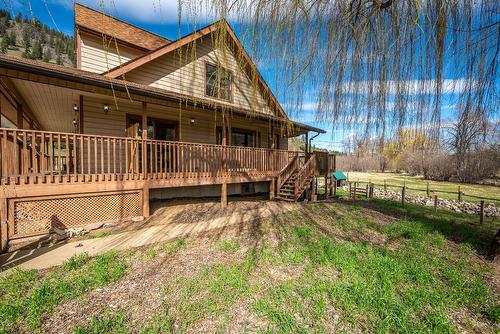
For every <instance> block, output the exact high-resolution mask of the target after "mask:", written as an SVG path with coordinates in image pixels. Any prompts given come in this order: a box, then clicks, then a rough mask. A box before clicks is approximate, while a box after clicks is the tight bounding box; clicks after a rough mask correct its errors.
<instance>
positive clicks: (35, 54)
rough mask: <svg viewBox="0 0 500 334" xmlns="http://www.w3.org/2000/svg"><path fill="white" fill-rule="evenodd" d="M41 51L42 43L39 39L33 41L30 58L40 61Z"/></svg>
mask: <svg viewBox="0 0 500 334" xmlns="http://www.w3.org/2000/svg"><path fill="white" fill-rule="evenodd" d="M42 56H43V49H42V43H41V41H40V39H39V38H37V39H36V40H35V44H33V51H32V52H31V57H32V58H33V59H42Z"/></svg>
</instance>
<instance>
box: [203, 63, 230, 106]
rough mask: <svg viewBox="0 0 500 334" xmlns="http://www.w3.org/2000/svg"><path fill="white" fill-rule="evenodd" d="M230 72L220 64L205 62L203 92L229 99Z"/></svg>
mask: <svg viewBox="0 0 500 334" xmlns="http://www.w3.org/2000/svg"><path fill="white" fill-rule="evenodd" d="M231 80H232V78H231V73H230V72H229V71H227V70H225V69H223V68H222V67H220V66H214V65H212V64H208V63H206V64H205V85H206V87H205V94H206V95H207V96H211V97H216V98H219V99H224V100H228V101H230V100H231Z"/></svg>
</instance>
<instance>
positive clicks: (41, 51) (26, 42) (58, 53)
mask: <svg viewBox="0 0 500 334" xmlns="http://www.w3.org/2000/svg"><path fill="white" fill-rule="evenodd" d="M0 38H1V41H0V52H1V53H3V54H9V55H16V56H21V57H24V58H29V59H35V60H43V61H45V62H50V63H56V64H60V65H64V66H70V67H74V66H75V49H74V43H73V37H72V36H68V35H65V34H64V33H61V32H58V31H56V30H54V29H52V28H50V27H48V26H47V25H45V24H43V23H42V22H40V21H39V20H37V19H31V18H28V17H26V16H23V15H21V14H20V13H19V14H17V15H16V16H15V17H12V16H11V14H10V12H9V11H7V10H4V9H0Z"/></svg>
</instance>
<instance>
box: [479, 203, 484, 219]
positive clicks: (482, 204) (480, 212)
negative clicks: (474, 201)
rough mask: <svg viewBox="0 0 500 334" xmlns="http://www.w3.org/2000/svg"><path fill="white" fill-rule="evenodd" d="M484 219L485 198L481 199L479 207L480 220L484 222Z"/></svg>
mask: <svg viewBox="0 0 500 334" xmlns="http://www.w3.org/2000/svg"><path fill="white" fill-rule="evenodd" d="M483 221H484V200H481V208H480V209H479V222H480V223H481V224H482V223H483Z"/></svg>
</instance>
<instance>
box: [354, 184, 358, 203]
mask: <svg viewBox="0 0 500 334" xmlns="http://www.w3.org/2000/svg"><path fill="white" fill-rule="evenodd" d="M357 188H358V182H354V199H356V190H357Z"/></svg>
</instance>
